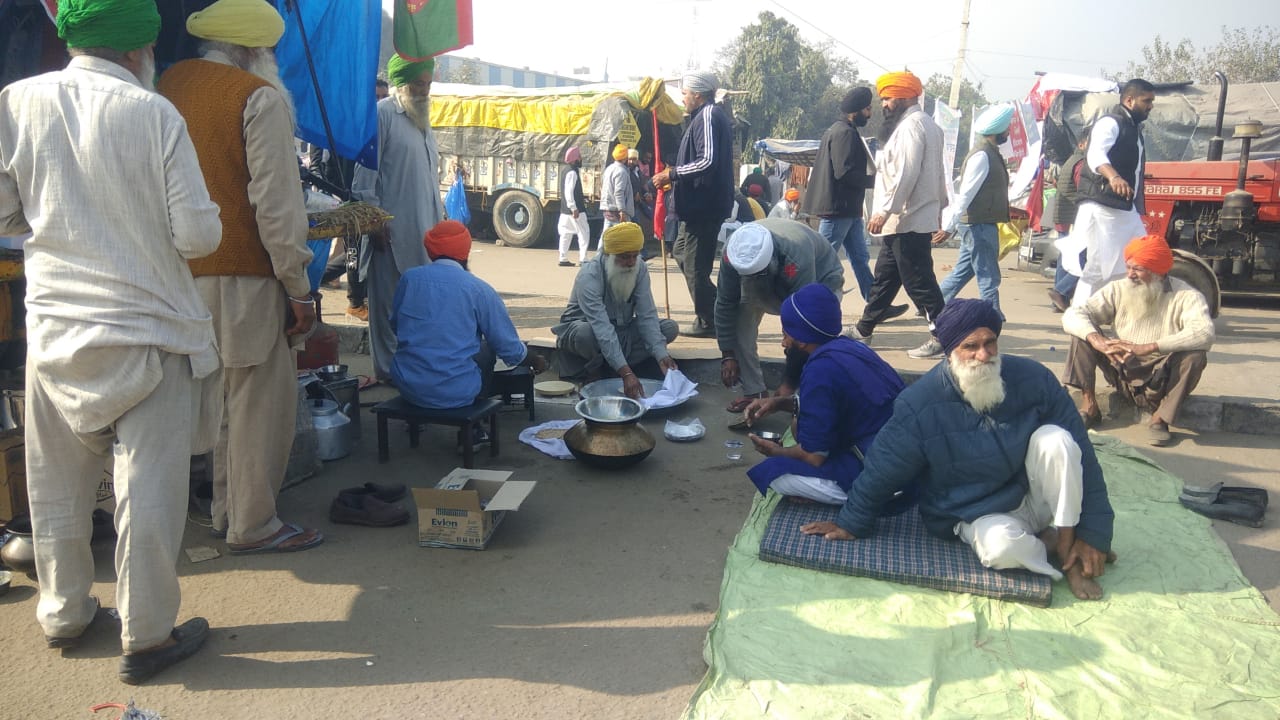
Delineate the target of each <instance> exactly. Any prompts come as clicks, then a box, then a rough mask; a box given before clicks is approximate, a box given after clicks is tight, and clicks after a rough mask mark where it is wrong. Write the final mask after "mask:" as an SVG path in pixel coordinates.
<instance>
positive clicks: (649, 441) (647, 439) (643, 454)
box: [564, 420, 657, 470]
mask: <svg viewBox="0 0 1280 720" xmlns="http://www.w3.org/2000/svg"><path fill="white" fill-rule="evenodd" d="M564 444H565V445H566V446H567V447H568V448H569V452H571V453H573V456H574V457H576V458H578V459H579V460H581V461H582V462H584V463H587V464H588V465H591V466H593V467H597V468H600V469H602V470H619V469H622V468H625V467H630V466H631V465H635V464H636V463H638V462H640V461H641V460H644V459H645V458H647V457H649V453H651V452H653V448H654V446H655V445H656V444H657V443H656V442H655V441H654V439H653V436H652V435H650V434H649V431H648V430H645V429H644V427H642V426H641V425H640V424H639V423H636V422H629V423H596V422H593V421H589V420H584V421H582V422H580V423H578V424H577V425H574V426H573V427H571V428H569V430H568V431H567V432H566V433H565V434H564Z"/></svg>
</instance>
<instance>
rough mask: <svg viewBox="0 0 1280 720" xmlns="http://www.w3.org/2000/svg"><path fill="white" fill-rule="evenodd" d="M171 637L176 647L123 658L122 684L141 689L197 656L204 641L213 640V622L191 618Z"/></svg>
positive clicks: (121, 665) (121, 668)
mask: <svg viewBox="0 0 1280 720" xmlns="http://www.w3.org/2000/svg"><path fill="white" fill-rule="evenodd" d="M170 636H171V637H172V638H173V639H174V641H175V642H174V644H172V645H170V646H168V647H162V648H160V649H158V650H148V651H146V652H140V653H133V654H131V655H125V656H123V657H121V658H120V672H119V673H118V674H119V677H120V682H122V683H124V684H126V685H140V684H142V683H144V682H146V681H147V680H149V679H151V678H152V677H154V676H155V675H156V673H158V672H160V671H161V670H164V669H165V668H167V667H169V666H170V665H176V664H178V663H180V662H182V661H183V660H186V659H187V658H189V657H191V656H192V655H195V654H196V651H197V650H199V649H200V646H201V645H204V641H205V640H207V639H209V621H208V620H205V619H204V618H202V617H195V618H191V619H190V620H188V621H186V622H184V623H182V624H181V625H179V626H178V627H176V628H174V629H173V632H171V633H170Z"/></svg>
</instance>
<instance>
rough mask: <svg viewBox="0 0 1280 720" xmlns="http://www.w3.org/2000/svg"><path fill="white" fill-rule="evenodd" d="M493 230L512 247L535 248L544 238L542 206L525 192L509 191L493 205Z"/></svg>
mask: <svg viewBox="0 0 1280 720" xmlns="http://www.w3.org/2000/svg"><path fill="white" fill-rule="evenodd" d="M493 229H494V230H495V231H497V233H498V237H499V238H501V239H502V241H503V242H504V243H506V244H507V245H510V246H512V247H519V248H526V247H533V246H534V245H536V244H537V242H538V240H539V239H540V238H541V237H542V204H541V203H539V202H538V199H537V198H536V197H534V196H533V195H531V194H529V193H527V192H525V191H523V190H508V191H507V192H505V193H503V194H502V195H500V196H499V197H498V201H497V202H496V203H494V204H493Z"/></svg>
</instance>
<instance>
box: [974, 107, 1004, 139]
mask: <svg viewBox="0 0 1280 720" xmlns="http://www.w3.org/2000/svg"><path fill="white" fill-rule="evenodd" d="M1011 120H1013V106H1012V105H1004V104H1002V105H992V106H991V107H989V108H987V109H986V110H983V111H982V112H981V113H978V117H977V118H975V119H974V121H973V131H974V132H976V133H978V134H979V135H999V134H1000V133H1002V132H1004V131H1005V130H1008V129H1009V122H1010V121H1011Z"/></svg>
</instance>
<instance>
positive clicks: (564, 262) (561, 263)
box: [560, 260, 575, 267]
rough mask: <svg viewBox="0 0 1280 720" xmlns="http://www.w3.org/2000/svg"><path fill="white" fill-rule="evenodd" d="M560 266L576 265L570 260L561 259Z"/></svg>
mask: <svg viewBox="0 0 1280 720" xmlns="http://www.w3.org/2000/svg"><path fill="white" fill-rule="evenodd" d="M560 267H575V266H574V264H573V263H571V262H569V261H568V260H561V261H560Z"/></svg>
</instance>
